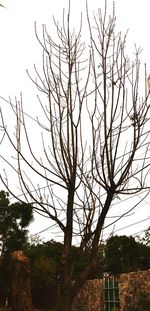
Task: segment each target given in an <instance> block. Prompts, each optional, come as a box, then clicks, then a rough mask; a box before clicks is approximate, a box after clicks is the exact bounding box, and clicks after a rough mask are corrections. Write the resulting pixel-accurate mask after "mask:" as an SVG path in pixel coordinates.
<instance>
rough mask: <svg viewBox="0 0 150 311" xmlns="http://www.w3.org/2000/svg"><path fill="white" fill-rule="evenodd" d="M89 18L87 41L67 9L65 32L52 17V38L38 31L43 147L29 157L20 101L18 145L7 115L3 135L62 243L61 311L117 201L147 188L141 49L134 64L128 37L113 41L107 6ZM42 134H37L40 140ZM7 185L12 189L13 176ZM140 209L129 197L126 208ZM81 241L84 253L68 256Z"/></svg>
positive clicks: (32, 198)
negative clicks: (128, 50) (79, 263)
mask: <svg viewBox="0 0 150 311" xmlns="http://www.w3.org/2000/svg"><path fill="white" fill-rule="evenodd" d="M87 21H88V26H89V29H88V31H89V41H88V42H87V43H82V40H81V34H82V20H81V23H80V30H79V32H78V33H77V34H75V32H74V30H71V11H70V5H69V10H68V14H67V17H66V19H65V14H64V15H63V23H62V26H60V25H59V24H58V23H56V21H55V20H54V23H55V26H56V31H57V39H56V40H53V38H52V37H51V35H50V34H49V33H48V31H47V29H46V27H45V26H43V37H42V39H40V37H39V36H38V33H37V29H36V28H35V32H36V36H37V40H38V42H39V43H40V45H41V47H42V50H43V64H42V66H43V67H42V68H43V74H41V73H40V72H39V71H38V69H37V67H35V72H36V74H37V79H36V80H34V79H32V78H31V77H30V78H31V79H32V81H33V82H34V84H35V85H36V87H37V89H38V90H39V91H40V92H41V97H40V96H38V100H39V103H40V105H41V108H42V111H43V116H44V117H45V121H44V122H43V120H44V119H43V116H42V115H41V120H40V119H39V118H38V119H37V122H38V125H39V127H40V129H41V131H42V133H41V136H40V137H41V140H40V137H39V138H38V142H39V144H40V141H41V142H42V148H41V150H40V151H39V150H38V151H37V150H36V151H35V152H34V151H33V147H34V142H33V141H32V137H31V136H30V135H29V131H28V130H27V125H26V124H27V123H26V115H25V114H24V112H23V111H24V110H23V103H22V98H21V99H20V101H19V102H18V101H17V100H16V109H15V111H14V112H15V115H16V134H15V139H16V141H15V140H14V137H12V136H11V133H10V132H9V130H8V129H7V126H6V121H5V120H4V117H3V115H2V114H1V117H2V128H3V130H4V131H5V134H6V136H7V138H8V139H9V141H10V143H11V144H12V146H13V148H14V150H15V151H16V155H17V165H15V164H13V163H12V162H11V163H10V165H11V168H13V169H14V170H15V172H16V171H17V174H18V178H19V183H20V187H21V189H22V192H23V193H24V196H25V198H26V200H28V202H29V203H31V204H32V206H33V208H34V209H35V210H36V211H37V212H38V213H40V214H42V215H44V216H46V217H49V218H50V220H51V222H52V225H53V223H54V224H55V226H56V227H57V228H59V230H60V232H61V235H62V237H63V251H62V255H61V267H60V276H59V288H60V290H59V293H60V295H59V304H58V310H59V311H69V310H70V308H71V304H72V301H73V298H74V296H75V294H76V293H77V291H78V289H79V288H80V287H81V285H82V284H83V282H84V281H85V280H86V279H88V278H90V277H91V276H92V275H93V272H94V270H95V269H96V264H97V253H98V246H99V241H100V236H101V233H102V230H103V228H104V223H105V219H106V216H107V214H108V212H109V210H110V207H111V206H112V202H113V203H114V202H115V201H118V198H119V199H120V198H121V196H124V195H128V196H130V197H132V196H133V195H135V194H136V193H139V192H141V191H142V190H145V191H146V190H147V189H148V187H147V184H146V176H147V173H148V171H149V163H148V152H149V140H148V138H149V129H148V128H147V121H148V120H149V117H148V111H149V106H148V104H147V98H148V95H147V92H146V87H145V89H144V92H143V93H144V95H143V93H142V96H143V97H139V82H140V81H139V78H140V61H139V54H140V50H139V49H136V50H135V59H134V61H133V62H130V61H129V58H128V57H127V56H126V48H125V44H126V36H125V37H123V38H122V36H121V34H120V33H118V34H116V30H115V27H116V17H115V12H114V10H113V14H112V16H111V17H110V16H108V15H107V7H106V4H105V9H104V13H103V14H102V11H101V10H98V13H97V14H96V15H94V27H93V26H92V22H91V21H90V17H89V14H88V7H87ZM144 80H145V76H144ZM44 96H45V99H44ZM43 99H44V102H43ZM12 107H14V106H13V105H12ZM37 136H38V132H36V140H37ZM27 148H28V152H27ZM40 153H41V154H40ZM29 154H30V156H31V158H30V156H29ZM8 162H9V160H8V159H7V163H8ZM25 172H26V173H25ZM1 179H2V180H3V183H4V184H5V186H6V187H7V188H8V189H9V184H8V179H7V176H6V175H5V178H4V176H1ZM34 180H36V181H37V182H36V184H34ZM42 187H43V188H42ZM42 189H43V190H42ZM145 193H146V192H145ZM145 193H144V195H147V193H146V194H145ZM144 195H143V197H144ZM138 203H139V202H137V201H135V200H133V206H131V208H130V210H131V209H133V208H134V207H135V206H136V205H137V204H138ZM123 216H124V214H123V213H121V216H120V217H119V218H118V219H120V218H121V217H123ZM75 241H77V242H78V245H80V247H79V252H78V256H76V258H71V256H70V254H71V246H72V244H73V243H75ZM89 246H90V255H89V260H88V263H87V264H86V265H85V266H84V268H83V270H82V272H81V273H80V275H78V277H77V278H75V279H74V277H73V275H74V274H73V271H74V267H75V263H76V261H77V260H79V258H80V256H81V253H82V252H83V251H84V249H85V248H86V247H89Z"/></svg>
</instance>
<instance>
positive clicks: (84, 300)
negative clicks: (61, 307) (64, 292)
mask: <svg viewBox="0 0 150 311" xmlns="http://www.w3.org/2000/svg"><path fill="white" fill-rule="evenodd" d="M72 311H103V281H102V280H89V281H87V282H86V283H85V284H84V285H83V286H82V288H81V289H80V291H79V292H78V294H77V296H76V297H75V299H74V303H73V307H72Z"/></svg>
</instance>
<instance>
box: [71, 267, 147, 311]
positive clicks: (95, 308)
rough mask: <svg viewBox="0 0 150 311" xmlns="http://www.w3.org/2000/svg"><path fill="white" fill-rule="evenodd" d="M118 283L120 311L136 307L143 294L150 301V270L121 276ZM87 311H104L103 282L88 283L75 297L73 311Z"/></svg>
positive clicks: (93, 281)
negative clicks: (132, 306)
mask: <svg viewBox="0 0 150 311" xmlns="http://www.w3.org/2000/svg"><path fill="white" fill-rule="evenodd" d="M118 281H119V299H120V311H127V310H128V307H129V306H131V305H134V306H136V304H137V302H138V300H139V297H140V295H141V294H144V295H146V296H148V297H149V299H150V270H147V271H139V272H130V273H123V274H120V275H119V276H118ZM149 305H150V304H149ZM85 310H86V311H104V303H103V281H102V280H90V281H87V282H86V283H85V284H84V285H83V287H82V288H81V290H80V291H79V293H78V294H77V296H76V297H75V299H74V304H73V308H72V311H85ZM141 311H143V310H141ZM146 311H150V308H149V309H148V310H146Z"/></svg>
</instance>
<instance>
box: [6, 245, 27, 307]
mask: <svg viewBox="0 0 150 311" xmlns="http://www.w3.org/2000/svg"><path fill="white" fill-rule="evenodd" d="M11 268H12V277H11V308H12V311H32V299H31V283H30V267H29V261H28V258H27V257H26V256H24V255H23V253H22V252H21V251H15V252H13V253H12V262H11Z"/></svg>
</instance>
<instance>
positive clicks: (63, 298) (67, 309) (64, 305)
mask: <svg viewBox="0 0 150 311" xmlns="http://www.w3.org/2000/svg"><path fill="white" fill-rule="evenodd" d="M72 302H73V298H71V296H70V294H69V292H68V294H66V295H64V294H62V295H60V297H59V304H58V307H57V311H71V306H72Z"/></svg>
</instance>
